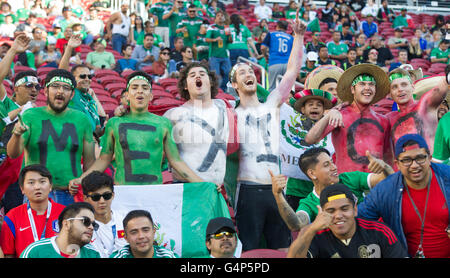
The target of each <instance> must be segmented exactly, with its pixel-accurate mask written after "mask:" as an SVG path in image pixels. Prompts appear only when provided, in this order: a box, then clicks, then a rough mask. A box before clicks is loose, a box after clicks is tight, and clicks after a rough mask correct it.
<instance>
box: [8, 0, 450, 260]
mask: <svg viewBox="0 0 450 278" xmlns="http://www.w3.org/2000/svg"><path fill="white" fill-rule="evenodd" d="M140 4H142V5H141V7H145V11H144V13H145V16H142V14H143V13H142V12H140V13H138V12H135V11H137V2H136V1H122V2H121V4H120V7H119V10H113V9H112V8H111V1H106V0H96V1H92V0H80V1H77V0H73V1H63V0H55V1H42V0H36V1H32V0H25V1H23V2H22V1H3V2H1V3H0V37H1V38H0V58H1V61H0V119H1V121H0V139H1V140H0V199H1V203H0V204H1V210H0V212H1V216H2V217H1V218H2V224H1V230H0V247H1V249H0V251H1V252H0V257H12V258H19V257H21V258H56V257H81V258H108V257H110V258H133V257H153V258H177V257H182V256H181V254H177V252H175V250H173V248H171V247H173V246H167V245H162V244H157V241H156V240H155V237H157V236H158V230H159V229H160V228H161V227H158V225H157V223H158V219H157V218H158V216H157V211H151V212H150V211H149V210H148V209H146V208H142V209H139V210H131V211H127V212H125V213H123V215H122V212H120V213H119V211H113V210H112V203H113V202H114V200H115V199H119V200H120V198H118V197H119V196H115V188H116V187H120V186H126V185H161V184H165V185H167V186H170V185H171V184H180V183H181V184H186V186H188V185H189V184H191V183H192V186H195V184H197V183H205V182H206V183H210V184H211V186H214V189H215V190H216V191H217V194H218V195H219V196H220V198H223V200H224V204H225V205H226V213H225V214H224V215H217V216H216V217H211V218H210V219H206V222H205V223H204V224H203V226H201V228H200V229H202V231H201V237H202V240H203V242H205V244H204V245H203V246H202V247H201V248H203V249H204V251H205V252H204V254H203V255H204V256H205V257H229V258H231V257H242V258H251V257H261V256H267V257H283V258H284V257H309V258H316V257H325V258H334V257H351V258H353V257H361V258H362V257H366V258H370V257H375V258H381V257H382V258H392V257H393V258H407V257H415V258H417V257H421V258H449V257H450V166H448V165H447V164H448V163H449V159H450V135H449V134H448V133H449V132H448V129H447V127H449V121H450V114H449V113H447V112H448V110H449V102H450V94H448V90H449V89H450V85H449V84H450V75H449V73H450V66H449V64H450V50H449V44H450V15H429V14H418V13H414V12H408V10H407V9H406V8H402V9H401V11H398V12H395V11H394V10H393V9H392V8H390V6H389V2H388V0H383V1H381V5H380V6H379V7H378V6H376V5H375V3H374V2H373V1H371V0H368V1H367V3H366V1H358V0H339V1H326V5H325V7H316V5H315V3H314V1H312V0H308V1H307V0H305V1H301V6H299V4H298V3H297V2H296V1H293V0H291V1H290V2H289V3H288V4H287V5H283V4H279V3H273V4H268V3H266V1H265V0H259V1H258V3H257V4H256V5H253V4H251V3H249V2H248V1H247V0H233V1H232V3H231V2H230V3H222V2H221V1H219V0H189V1H181V0H146V1H144V2H143V3H140ZM130 5H131V6H130ZM131 11H133V12H131ZM116 202H117V200H116ZM151 206H152V204H148V207H151ZM207 215H209V214H207ZM155 217H156V219H155ZM155 220H156V221H155ZM183 232H184V230H183ZM196 236H198V234H196ZM74 246H76V248H74Z"/></svg>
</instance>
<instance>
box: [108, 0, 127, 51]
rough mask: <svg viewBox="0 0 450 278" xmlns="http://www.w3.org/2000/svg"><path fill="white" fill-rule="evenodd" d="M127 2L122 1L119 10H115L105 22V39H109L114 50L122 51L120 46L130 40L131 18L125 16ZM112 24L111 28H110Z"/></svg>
mask: <svg viewBox="0 0 450 278" xmlns="http://www.w3.org/2000/svg"><path fill="white" fill-rule="evenodd" d="M127 12H128V4H126V3H123V4H122V5H121V6H120V12H116V13H114V14H112V15H111V17H110V18H109V19H108V21H107V22H106V24H105V25H106V34H105V37H104V38H105V39H106V40H111V42H112V47H113V49H114V50H115V51H117V52H119V53H122V46H124V45H126V44H128V43H130V42H131V32H133V30H132V29H131V20H130V17H129V16H127ZM111 25H112V29H111Z"/></svg>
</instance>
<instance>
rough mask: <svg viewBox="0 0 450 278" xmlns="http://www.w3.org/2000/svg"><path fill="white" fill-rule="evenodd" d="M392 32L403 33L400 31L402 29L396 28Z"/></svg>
mask: <svg viewBox="0 0 450 278" xmlns="http://www.w3.org/2000/svg"><path fill="white" fill-rule="evenodd" d="M394 32H402V33H403V29H402V28H399V27H397V28H395V30H394Z"/></svg>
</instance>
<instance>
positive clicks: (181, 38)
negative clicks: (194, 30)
mask: <svg viewBox="0 0 450 278" xmlns="http://www.w3.org/2000/svg"><path fill="white" fill-rule="evenodd" d="M179 40H183V41H184V38H183V37H175V38H174V39H173V43H174V44H175V43H176V42H177V41H179Z"/></svg>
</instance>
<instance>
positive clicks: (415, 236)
mask: <svg viewBox="0 0 450 278" xmlns="http://www.w3.org/2000/svg"><path fill="white" fill-rule="evenodd" d="M430 186H431V187H430V193H429V194H430V195H429V197H428V206H427V214H426V216H425V226H424V234H423V244H422V245H423V252H424V255H425V257H426V258H450V238H449V237H448V235H447V233H446V232H445V229H446V228H447V226H448V224H449V220H448V217H449V212H448V208H447V204H446V202H445V197H444V194H443V193H442V191H441V188H440V187H439V184H438V182H437V180H436V177H435V175H434V172H433V178H432V179H431V185H430ZM408 189H409V192H410V194H411V198H412V199H413V200H414V203H415V205H416V207H417V208H418V210H419V213H420V215H421V216H420V217H422V218H423V213H424V209H425V201H426V198H427V190H428V188H424V189H420V190H416V189H413V188H411V187H408ZM402 226H403V232H404V233H405V236H406V241H407V243H408V253H409V254H410V255H412V256H414V255H415V254H416V251H417V248H418V246H419V242H420V230H421V226H422V222H421V221H420V219H419V216H418V215H417V213H416V211H415V209H414V207H413V205H412V203H411V200H410V198H409V197H408V193H407V192H406V189H405V190H403V196H402Z"/></svg>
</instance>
